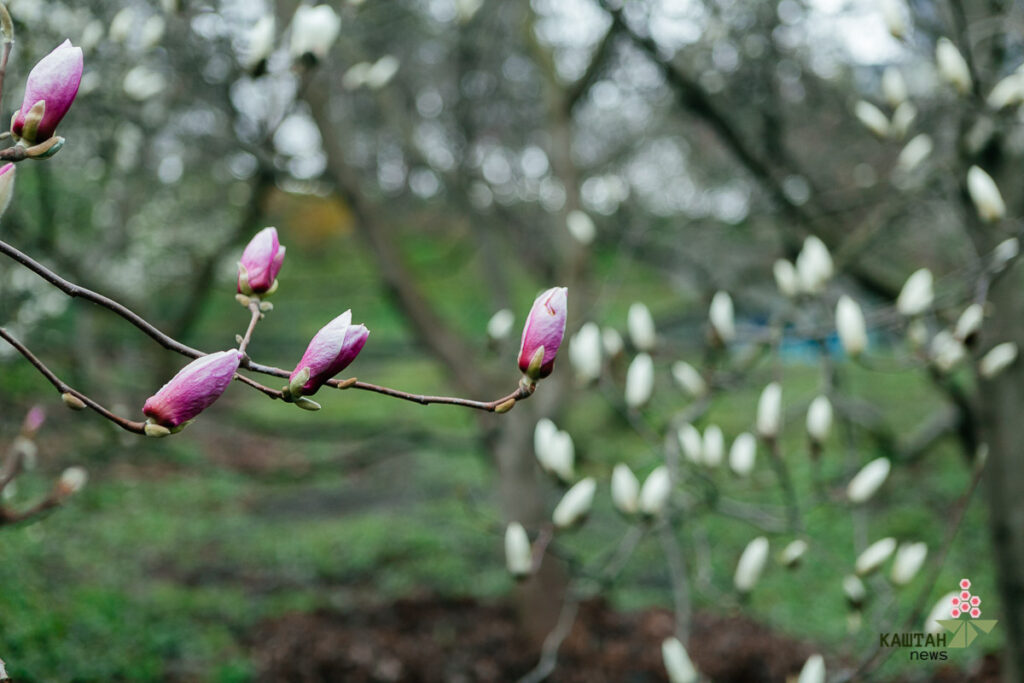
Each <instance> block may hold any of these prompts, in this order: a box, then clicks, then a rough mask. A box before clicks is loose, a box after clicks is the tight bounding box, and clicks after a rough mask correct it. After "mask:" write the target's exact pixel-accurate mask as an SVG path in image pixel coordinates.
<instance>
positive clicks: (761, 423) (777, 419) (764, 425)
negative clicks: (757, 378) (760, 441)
mask: <svg viewBox="0 0 1024 683" xmlns="http://www.w3.org/2000/svg"><path fill="white" fill-rule="evenodd" d="M781 423H782V385H780V384H779V383H778V382H772V383H770V384H769V385H768V386H766V387H765V388H764V390H763V391H762V392H761V398H760V399H758V401H757V433H758V434H760V435H761V436H762V437H764V438H768V439H772V438H775V437H776V436H778V434H779V426H780V425H781Z"/></svg>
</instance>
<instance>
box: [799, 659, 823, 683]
mask: <svg viewBox="0 0 1024 683" xmlns="http://www.w3.org/2000/svg"><path fill="white" fill-rule="evenodd" d="M796 683H825V658H824V657H822V656H821V655H818V654H814V655H811V656H810V657H808V658H807V661H806V662H804V667H803V668H802V669H800V675H799V676H798V677H797V679H796Z"/></svg>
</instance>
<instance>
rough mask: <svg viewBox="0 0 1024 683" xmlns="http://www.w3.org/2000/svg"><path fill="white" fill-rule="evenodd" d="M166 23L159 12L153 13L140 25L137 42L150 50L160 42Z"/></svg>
mask: <svg viewBox="0 0 1024 683" xmlns="http://www.w3.org/2000/svg"><path fill="white" fill-rule="evenodd" d="M166 29H167V24H166V22H164V18H163V17H161V16H160V15H159V14H154V15H152V16H151V17H149V18H148V19H146V22H145V23H144V24H143V25H142V30H141V31H140V32H139V44H140V45H141V46H142V49H144V50H150V49H152V48H154V47H156V46H157V45H159V44H160V41H161V40H162V39H163V37H164V31H165V30H166Z"/></svg>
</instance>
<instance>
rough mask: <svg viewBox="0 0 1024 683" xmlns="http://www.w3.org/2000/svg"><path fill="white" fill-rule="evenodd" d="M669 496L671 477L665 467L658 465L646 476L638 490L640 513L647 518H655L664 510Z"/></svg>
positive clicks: (670, 493)
mask: <svg viewBox="0 0 1024 683" xmlns="http://www.w3.org/2000/svg"><path fill="white" fill-rule="evenodd" d="M671 495H672V477H670V476H669V473H668V468H667V467H665V466H664V465H659V466H657V467H655V468H654V470H652V471H651V473H650V474H648V475H647V479H645V480H644V485H643V487H642V488H641V489H640V512H642V513H643V514H644V515H646V516H647V517H657V516H658V515H660V514H661V513H662V512H663V511H664V510H665V506H666V505H668V499H669V497H670V496H671Z"/></svg>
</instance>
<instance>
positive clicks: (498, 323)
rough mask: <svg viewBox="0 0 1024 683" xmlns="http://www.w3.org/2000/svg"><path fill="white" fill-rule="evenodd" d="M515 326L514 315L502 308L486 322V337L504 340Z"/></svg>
mask: <svg viewBox="0 0 1024 683" xmlns="http://www.w3.org/2000/svg"><path fill="white" fill-rule="evenodd" d="M515 324H516V314H515V313H513V312H512V311H510V310H509V309H507V308H503V309H501V310H500V311H498V312H497V313H495V314H494V315H492V316H491V319H490V320H488V321H487V336H488V337H490V338H491V339H495V340H501V339H505V338H506V337H508V335H509V334H510V333H511V332H512V327H513V326H514V325H515Z"/></svg>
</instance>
